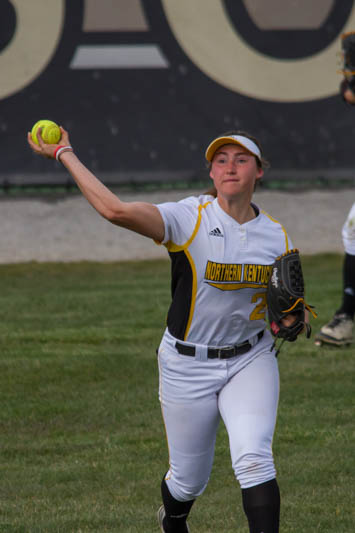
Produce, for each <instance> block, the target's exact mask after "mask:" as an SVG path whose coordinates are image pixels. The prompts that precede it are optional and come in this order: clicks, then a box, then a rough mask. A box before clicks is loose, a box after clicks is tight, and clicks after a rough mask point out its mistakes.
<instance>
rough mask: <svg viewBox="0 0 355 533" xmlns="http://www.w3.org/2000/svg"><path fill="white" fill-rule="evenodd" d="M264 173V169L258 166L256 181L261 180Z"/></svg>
mask: <svg viewBox="0 0 355 533" xmlns="http://www.w3.org/2000/svg"><path fill="white" fill-rule="evenodd" d="M263 175H264V169H262V168H261V167H258V170H257V173H256V181H257V180H260V179H261V178H262V177H263Z"/></svg>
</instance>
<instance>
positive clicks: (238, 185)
mask: <svg viewBox="0 0 355 533" xmlns="http://www.w3.org/2000/svg"><path fill="white" fill-rule="evenodd" d="M263 173H264V172H263V169H262V168H260V167H259V166H258V165H257V162H256V159H255V157H254V156H253V155H251V154H250V153H249V152H247V151H246V150H245V149H244V148H243V147H242V146H238V145H237V144H225V145H224V146H221V147H220V148H218V150H216V153H215V154H214V156H213V159H212V163H211V171H210V177H211V178H212V179H213V181H214V185H215V187H216V189H217V192H218V193H219V194H221V195H226V196H234V195H237V194H240V193H242V192H248V193H250V194H253V191H254V189H255V183H256V181H257V180H258V179H260V178H261V177H262V175H263Z"/></svg>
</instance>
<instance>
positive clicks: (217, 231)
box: [208, 227, 223, 237]
mask: <svg viewBox="0 0 355 533" xmlns="http://www.w3.org/2000/svg"><path fill="white" fill-rule="evenodd" d="M208 235H212V236H213V237H223V233H222V232H221V230H220V229H219V228H218V227H217V228H215V229H213V230H211V231H210V232H209V234H208Z"/></svg>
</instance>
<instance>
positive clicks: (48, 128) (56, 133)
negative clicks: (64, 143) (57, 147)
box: [31, 120, 61, 144]
mask: <svg viewBox="0 0 355 533" xmlns="http://www.w3.org/2000/svg"><path fill="white" fill-rule="evenodd" d="M38 128H42V132H41V134H42V139H43V140H44V142H45V143H46V144H57V143H58V142H59V141H60V137H61V131H60V128H59V126H58V124H56V123H55V122H53V121H52V120H39V121H38V122H36V124H35V125H34V126H33V128H32V130H31V136H32V140H33V142H35V143H36V144H39V142H38V139H37V131H38Z"/></svg>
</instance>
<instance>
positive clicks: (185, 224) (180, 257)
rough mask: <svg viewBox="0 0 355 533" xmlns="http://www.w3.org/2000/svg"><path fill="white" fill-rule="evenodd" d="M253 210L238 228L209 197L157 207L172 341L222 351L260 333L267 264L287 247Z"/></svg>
mask: <svg viewBox="0 0 355 533" xmlns="http://www.w3.org/2000/svg"><path fill="white" fill-rule="evenodd" d="M252 206H253V208H254V210H255V213H256V215H257V216H256V218H254V219H253V220H250V221H249V222H246V223H245V224H239V223H238V222H237V221H236V220H234V219H233V218H232V217H230V216H229V215H228V214H227V213H226V212H225V211H224V210H223V209H222V208H221V207H220V206H219V203H218V200H217V199H215V198H213V197H212V196H207V195H202V196H200V197H189V198H186V199H184V200H181V201H179V202H167V203H163V204H159V205H157V207H158V209H159V211H160V213H161V215H162V217H163V220H164V224H165V236H164V240H163V241H162V244H164V245H165V246H166V248H167V250H168V252H169V255H170V258H171V261H172V285H171V289H172V303H171V306H170V309H169V313H168V319H167V329H168V331H169V333H170V334H171V335H172V336H173V337H175V338H177V339H179V340H182V341H185V342H187V343H193V344H200V345H201V344H202V345H209V346H226V345H235V344H240V343H242V342H244V341H246V340H248V339H250V338H253V337H254V336H255V335H256V334H257V333H258V332H260V331H261V330H263V329H264V328H265V325H266V324H265V315H266V287H267V282H268V279H269V277H270V271H271V265H272V263H273V262H274V260H275V258H276V257H278V256H279V255H281V254H283V253H284V252H286V251H287V250H288V249H289V248H292V244H291V242H290V239H289V237H288V235H287V233H286V231H285V229H284V227H283V226H282V225H281V224H280V223H279V222H278V221H277V220H275V219H274V218H272V217H271V216H270V215H268V214H267V213H265V212H263V211H261V210H259V208H258V207H257V206H256V205H254V204H252Z"/></svg>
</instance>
